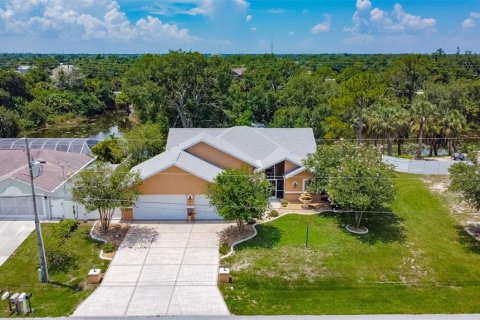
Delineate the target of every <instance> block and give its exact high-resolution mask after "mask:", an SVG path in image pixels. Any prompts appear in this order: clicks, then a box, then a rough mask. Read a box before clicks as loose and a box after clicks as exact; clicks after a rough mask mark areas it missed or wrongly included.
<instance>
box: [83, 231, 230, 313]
mask: <svg viewBox="0 0 480 320" xmlns="http://www.w3.org/2000/svg"><path fill="white" fill-rule="evenodd" d="M228 225H229V224H227V223H224V222H222V223H215V222H196V223H195V224H187V223H184V222H158V223H142V224H134V225H132V227H131V229H130V231H129V232H128V234H127V236H126V237H125V239H124V240H123V242H122V245H121V246H120V248H119V250H118V251H117V253H116V255H115V257H114V259H113V261H112V263H111V264H110V267H109V269H108V271H107V273H106V275H105V278H104V280H103V282H102V284H101V285H100V286H99V288H97V290H95V292H94V293H93V294H92V295H91V296H90V297H89V298H88V299H87V300H85V301H84V302H83V303H82V304H81V305H80V306H79V307H78V308H77V310H76V311H75V313H74V316H124V315H128V316H160V315H228V314H229V311H228V308H227V306H226V305H225V302H224V300H223V297H222V295H221V294H220V291H219V290H218V287H217V273H218V267H219V266H218V258H219V252H218V237H217V232H218V231H220V230H222V229H223V228H225V227H227V226H228Z"/></svg>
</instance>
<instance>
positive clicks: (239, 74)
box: [232, 66, 247, 77]
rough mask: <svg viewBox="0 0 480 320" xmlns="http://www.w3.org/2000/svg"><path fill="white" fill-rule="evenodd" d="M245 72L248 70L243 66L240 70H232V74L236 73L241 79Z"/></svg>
mask: <svg viewBox="0 0 480 320" xmlns="http://www.w3.org/2000/svg"><path fill="white" fill-rule="evenodd" d="M245 71H247V68H246V67H245V66H241V67H238V68H232V72H233V73H235V75H237V76H238V77H241V76H242V75H243V74H244V73H245Z"/></svg>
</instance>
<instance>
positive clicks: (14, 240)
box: [0, 220, 35, 266]
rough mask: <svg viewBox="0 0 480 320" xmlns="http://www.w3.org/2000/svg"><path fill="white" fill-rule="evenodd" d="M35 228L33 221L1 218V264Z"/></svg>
mask: <svg viewBox="0 0 480 320" xmlns="http://www.w3.org/2000/svg"><path fill="white" fill-rule="evenodd" d="M34 229H35V224H34V223H33V221H6V220H0V266H1V265H2V264H4V263H5V261H7V259H8V257H10V255H11V254H12V253H13V252H15V250H17V248H18V247H19V246H20V245H21V244H22V242H23V241H24V240H25V239H26V238H27V237H28V236H29V235H30V234H31V233H32V231H33V230H34Z"/></svg>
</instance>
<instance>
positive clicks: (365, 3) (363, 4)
mask: <svg viewBox="0 0 480 320" xmlns="http://www.w3.org/2000/svg"><path fill="white" fill-rule="evenodd" d="M371 7H372V3H371V2H370V1H369V0H357V10H370V8H371Z"/></svg>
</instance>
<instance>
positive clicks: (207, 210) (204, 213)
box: [195, 194, 222, 220]
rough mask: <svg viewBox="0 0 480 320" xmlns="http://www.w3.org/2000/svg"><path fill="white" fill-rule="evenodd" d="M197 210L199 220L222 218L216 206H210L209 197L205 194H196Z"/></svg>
mask: <svg viewBox="0 0 480 320" xmlns="http://www.w3.org/2000/svg"><path fill="white" fill-rule="evenodd" d="M195 212H196V213H197V214H196V218H197V220H212V219H213V220H215V219H222V218H221V217H220V216H219V215H218V214H217V210H215V208H214V207H211V206H210V203H209V202H208V198H207V197H206V196H205V195H203V194H196V195H195Z"/></svg>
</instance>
